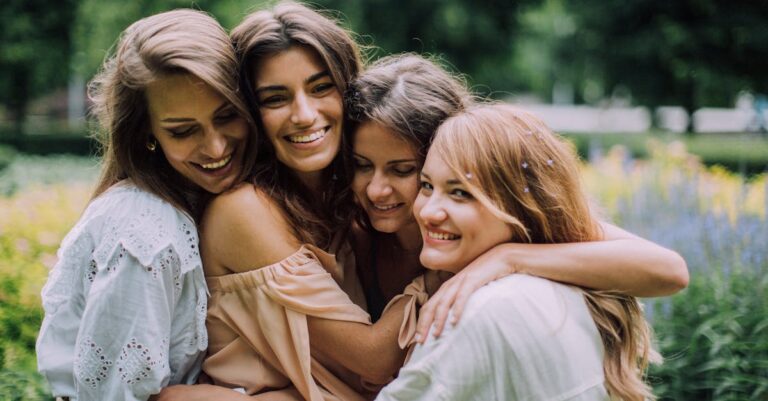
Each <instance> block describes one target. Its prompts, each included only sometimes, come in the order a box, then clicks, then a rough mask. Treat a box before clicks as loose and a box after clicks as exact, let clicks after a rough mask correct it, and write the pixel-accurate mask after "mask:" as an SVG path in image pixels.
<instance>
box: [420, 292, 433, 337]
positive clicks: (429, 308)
mask: <svg viewBox="0 0 768 401" xmlns="http://www.w3.org/2000/svg"><path fill="white" fill-rule="evenodd" d="M434 315H435V302H432V300H429V301H427V303H425V304H424V305H423V306H422V307H421V309H420V310H419V321H418V323H417V324H416V342H418V343H422V344H423V343H424V340H426V338H427V334H428V333H429V327H430V326H431V325H432V321H433V320H434Z"/></svg>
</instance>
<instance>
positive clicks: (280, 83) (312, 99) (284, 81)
mask: <svg viewBox="0 0 768 401" xmlns="http://www.w3.org/2000/svg"><path fill="white" fill-rule="evenodd" d="M255 68H256V71H255V76H256V84H255V85H256V87H255V88H254V90H255V94H256V99H257V101H258V107H259V112H260V114H261V121H262V124H263V126H264V130H265V131H266V132H265V133H266V135H267V137H268V138H269V140H270V142H271V143H272V146H274V148H275V153H276V155H277V159H278V160H279V161H280V162H282V163H283V164H285V165H286V166H288V167H289V168H291V169H293V170H295V171H297V172H302V173H312V172H318V171H321V170H323V169H324V168H326V167H328V165H330V164H331V162H332V161H333V159H334V157H336V154H337V153H338V152H339V145H340V142H341V129H342V121H343V109H342V98H341V94H340V93H339V90H338V88H337V87H336V84H335V83H334V82H333V79H332V78H331V74H330V71H329V70H328V67H327V66H326V65H325V64H324V63H323V61H322V60H321V59H320V57H319V56H318V55H317V53H316V52H315V51H314V50H312V49H310V48H308V47H305V46H292V47H290V48H289V49H288V50H285V51H281V52H279V53H276V54H274V55H272V56H269V57H267V58H265V59H264V60H262V61H261V62H259V63H258V64H257V65H256V67H255Z"/></svg>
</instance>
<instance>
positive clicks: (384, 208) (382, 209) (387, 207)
mask: <svg viewBox="0 0 768 401" xmlns="http://www.w3.org/2000/svg"><path fill="white" fill-rule="evenodd" d="M402 205H404V203H391V204H387V205H381V204H379V205H377V204H371V207H372V208H373V209H375V210H377V211H379V212H388V211H390V210H393V209H397V208H398V207H400V206H402Z"/></svg>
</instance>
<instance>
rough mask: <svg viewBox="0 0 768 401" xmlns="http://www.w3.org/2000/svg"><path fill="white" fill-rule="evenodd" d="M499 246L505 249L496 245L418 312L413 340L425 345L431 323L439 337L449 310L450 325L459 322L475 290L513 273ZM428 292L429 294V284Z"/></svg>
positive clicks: (447, 283)
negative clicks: (414, 338)
mask: <svg viewBox="0 0 768 401" xmlns="http://www.w3.org/2000/svg"><path fill="white" fill-rule="evenodd" d="M502 246H505V245H497V246H496V247H494V248H491V249H490V250H489V251H487V252H486V253H484V254H482V255H480V256H479V257H478V258H477V259H475V260H474V261H472V263H470V264H469V265H467V267H465V268H464V269H463V270H461V271H460V272H458V273H456V275H455V276H453V277H452V278H450V279H449V280H448V281H446V282H445V283H443V285H441V286H440V288H439V289H438V290H437V292H436V293H435V295H433V296H430V298H429V301H427V303H425V304H424V305H423V306H422V307H421V309H420V310H419V322H418V324H417V325H416V339H417V341H418V342H419V343H424V341H426V339H427V333H428V332H429V328H430V326H432V323H434V329H433V331H432V335H433V336H434V337H435V338H437V337H439V336H440V334H441V333H442V332H443V328H444V327H445V321H446V320H447V319H448V313H449V312H450V311H451V308H453V316H452V318H451V324H452V325H455V324H456V323H457V322H458V321H459V318H461V314H462V312H463V311H464V306H465V305H466V304H467V301H468V300H469V297H470V296H471V295H472V294H474V293H475V291H477V289H478V288H480V287H482V286H484V285H486V284H488V283H490V282H491V281H494V280H496V279H499V278H501V277H504V276H508V275H510V274H512V273H514V272H515V269H514V267H513V265H512V264H511V263H510V261H509V260H508V257H506V255H505V254H504V250H503V248H501V247H502ZM506 246H509V244H506ZM425 280H427V276H425ZM426 283H428V281H426ZM427 292H429V285H428V284H427Z"/></svg>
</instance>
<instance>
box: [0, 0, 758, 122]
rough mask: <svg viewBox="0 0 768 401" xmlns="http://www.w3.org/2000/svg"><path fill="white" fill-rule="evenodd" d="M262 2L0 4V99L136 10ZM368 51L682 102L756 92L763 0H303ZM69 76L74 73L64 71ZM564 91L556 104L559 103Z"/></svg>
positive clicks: (229, 17)
mask: <svg viewBox="0 0 768 401" xmlns="http://www.w3.org/2000/svg"><path fill="white" fill-rule="evenodd" d="M273 2H274V1H260V0H255V1H254V0H251V1H248V0H216V1H214V0H137V1H130V2H125V1H121V0H63V1H59V2H54V3H49V2H46V1H44V0H30V1H25V0H5V1H3V2H2V3H1V4H0V22H2V23H0V42H2V43H3V48H2V51H0V104H2V105H4V106H6V108H7V109H8V110H10V111H11V112H10V113H9V117H10V119H11V120H16V118H17V117H18V116H19V115H22V116H23V113H24V110H25V109H26V104H27V103H28V101H29V100H30V99H32V98H34V97H37V96H39V95H41V94H45V93H48V92H51V91H52V90H54V89H56V88H62V87H64V86H66V84H67V82H68V80H70V79H71V77H80V78H82V79H84V80H88V79H89V78H90V77H91V76H93V74H94V73H95V72H96V70H97V69H98V68H99V66H100V65H101V63H102V61H103V60H104V58H105V56H106V55H107V54H108V53H109V51H110V48H111V47H112V46H113V44H114V42H115V40H116V39H117V36H118V34H119V33H120V32H121V31H122V30H123V29H125V28H126V27H127V26H128V25H129V24H130V23H132V22H134V21H136V20H138V19H139V18H141V17H144V16H147V15H150V14H153V13H157V12H160V11H165V10H169V9H173V8H179V7H192V8H197V9H201V10H205V11H208V12H210V13H211V14H213V15H214V16H216V17H217V18H218V19H219V20H220V21H221V22H222V25H223V26H224V27H225V28H228V29H229V28H232V27H234V26H235V25H236V24H237V23H238V22H239V21H240V20H241V19H242V18H243V17H244V16H245V15H246V14H247V13H249V12H250V11H253V10H254V9H257V8H261V7H263V6H264V4H267V3H273ZM313 3H314V4H316V5H317V6H318V7H320V8H324V9H329V10H334V12H333V13H334V14H336V15H338V16H339V17H340V19H341V20H342V23H343V24H344V25H345V26H347V27H349V28H351V29H353V30H354V31H356V32H358V33H359V34H360V37H361V39H362V42H364V43H365V44H367V45H372V46H373V47H375V48H377V49H379V51H378V52H374V53H373V56H374V57H378V56H381V55H384V54H388V53H392V52H403V51H416V52H426V53H432V54H436V55H440V56H442V57H443V58H444V59H445V61H446V62H447V64H450V65H452V66H453V67H455V69H456V70H458V71H461V72H463V73H465V74H466V75H467V76H468V77H469V78H470V83H471V84H473V86H474V88H475V90H476V91H478V92H480V93H483V94H488V93H491V94H493V95H494V96H495V97H497V98H502V97H506V96H507V95H510V94H518V93H534V94H536V95H538V97H540V98H543V99H545V100H551V98H552V93H553V88H558V87H561V88H565V93H566V94H568V93H571V92H572V93H573V98H574V99H575V100H576V101H577V102H586V103H595V102H598V101H601V100H603V99H606V98H611V97H612V96H613V95H618V97H630V95H631V98H632V99H634V100H635V101H636V102H637V103H639V104H644V105H647V106H651V107H653V106H656V105H660V104H680V105H682V106H684V107H686V108H688V110H693V109H695V108H698V107H701V106H723V105H731V104H732V102H733V99H734V97H735V95H736V94H737V93H738V92H739V91H741V90H751V91H753V92H757V93H766V92H768V79H766V74H768V72H767V71H768V30H766V29H764V21H765V20H766V19H768V0H738V1H736V2H714V1H709V0H685V1H677V2H668V1H665V0H632V1H621V0H608V1H603V0H520V1H514V2H510V1H504V0H487V1H483V2H471V1H469V0H424V1H407V0H369V1H364V2H352V1H349V0H316V1H314V2H313ZM72 80H73V81H77V80H76V79H72ZM566 100H567V99H566Z"/></svg>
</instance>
